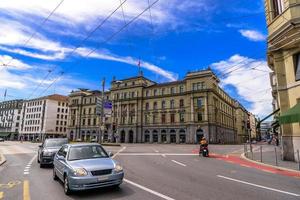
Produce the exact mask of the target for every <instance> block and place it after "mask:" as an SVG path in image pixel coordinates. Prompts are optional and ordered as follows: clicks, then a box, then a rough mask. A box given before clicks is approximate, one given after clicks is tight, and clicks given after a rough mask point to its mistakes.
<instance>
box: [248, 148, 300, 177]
mask: <svg viewBox="0 0 300 200" xmlns="http://www.w3.org/2000/svg"><path fill="white" fill-rule="evenodd" d="M260 146H262V153H261V150H260ZM275 148H276V154H275ZM248 149H249V148H248ZM276 155H277V165H276ZM246 156H247V155H246ZM261 156H262V157H261ZM247 158H249V159H251V160H254V161H257V162H261V159H262V163H264V164H268V165H273V166H275V167H283V168H287V169H292V170H297V171H299V164H298V163H297V162H292V161H283V160H282V159H281V151H280V147H276V146H274V145H268V144H262V145H253V155H252V154H251V153H250V152H249V153H248V156H247Z"/></svg>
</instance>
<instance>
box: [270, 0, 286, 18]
mask: <svg viewBox="0 0 300 200" xmlns="http://www.w3.org/2000/svg"><path fill="white" fill-rule="evenodd" d="M271 1H272V6H273V9H272V10H273V17H274V18H275V17H277V16H278V15H280V14H281V13H282V11H283V9H284V2H283V0H271Z"/></svg>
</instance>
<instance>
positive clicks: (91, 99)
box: [68, 89, 112, 141]
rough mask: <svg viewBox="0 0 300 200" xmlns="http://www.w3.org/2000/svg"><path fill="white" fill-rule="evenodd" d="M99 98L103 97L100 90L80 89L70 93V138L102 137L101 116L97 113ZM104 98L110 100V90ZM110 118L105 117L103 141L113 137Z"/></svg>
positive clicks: (84, 139)
mask: <svg viewBox="0 0 300 200" xmlns="http://www.w3.org/2000/svg"><path fill="white" fill-rule="evenodd" d="M97 98H101V92H100V91H98V90H87V89H79V90H78V91H72V92H71V94H70V95H69V120H68V138H70V139H71V140H72V141H76V140H77V141H78V140H79V141H92V140H96V141H97V140H98V138H99V137H100V128H99V127H100V117H99V115H97V114H96V102H97ZM104 98H105V99H107V100H109V98H110V92H106V93H105V95H104ZM111 134H112V130H111V122H110V118H105V129H104V130H103V135H101V137H103V141H108V140H109V139H110V138H111V137H112V135H111Z"/></svg>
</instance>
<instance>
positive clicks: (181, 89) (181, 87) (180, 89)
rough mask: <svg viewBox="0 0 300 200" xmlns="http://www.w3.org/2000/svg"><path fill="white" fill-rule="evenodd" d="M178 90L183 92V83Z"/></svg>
mask: <svg viewBox="0 0 300 200" xmlns="http://www.w3.org/2000/svg"><path fill="white" fill-rule="evenodd" d="M179 92H180V93H183V92H184V88H183V85H181V86H179Z"/></svg>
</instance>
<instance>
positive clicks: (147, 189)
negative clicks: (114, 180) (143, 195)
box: [123, 179, 175, 200]
mask: <svg viewBox="0 0 300 200" xmlns="http://www.w3.org/2000/svg"><path fill="white" fill-rule="evenodd" d="M123 180H124V181H125V182H126V183H129V184H131V185H133V186H135V187H138V188H140V189H142V190H144V191H147V192H149V193H151V194H154V195H156V196H158V197H160V198H162V199H166V200H175V199H173V198H171V197H168V196H166V195H164V194H161V193H159V192H156V191H154V190H151V189H149V188H146V187H144V186H142V185H139V184H137V183H134V182H132V181H130V180H128V179H123Z"/></svg>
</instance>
